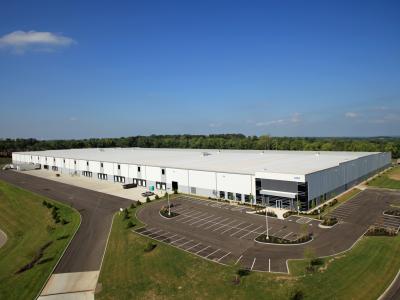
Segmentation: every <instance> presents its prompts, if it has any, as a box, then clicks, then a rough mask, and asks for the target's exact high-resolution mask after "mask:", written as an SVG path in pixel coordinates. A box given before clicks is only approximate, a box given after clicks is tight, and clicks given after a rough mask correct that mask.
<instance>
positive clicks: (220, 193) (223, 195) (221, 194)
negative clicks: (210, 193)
mask: <svg viewBox="0 0 400 300" xmlns="http://www.w3.org/2000/svg"><path fill="white" fill-rule="evenodd" d="M219 197H220V198H223V199H225V192H223V191H220V192H219Z"/></svg>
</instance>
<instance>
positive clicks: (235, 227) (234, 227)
mask: <svg viewBox="0 0 400 300" xmlns="http://www.w3.org/2000/svg"><path fill="white" fill-rule="evenodd" d="M244 223H246V222H241V223H239V224H236V225H235V226H230V228H228V229H225V230H224V231H222V232H221V233H220V234H224V233H225V232H227V231H229V230H232V229H238V228H237V227H238V226H240V225H242V224H244Z"/></svg>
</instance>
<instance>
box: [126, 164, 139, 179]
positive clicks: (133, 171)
mask: <svg viewBox="0 0 400 300" xmlns="http://www.w3.org/2000/svg"><path fill="white" fill-rule="evenodd" d="M128 169H129V177H130V178H137V165H128Z"/></svg>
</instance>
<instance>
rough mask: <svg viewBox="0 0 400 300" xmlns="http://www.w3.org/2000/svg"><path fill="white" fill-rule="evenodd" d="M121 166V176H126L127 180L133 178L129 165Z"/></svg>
mask: <svg viewBox="0 0 400 300" xmlns="http://www.w3.org/2000/svg"><path fill="white" fill-rule="evenodd" d="M120 166H121V176H124V177H126V178H128V177H129V178H133V177H132V176H129V175H130V174H129V165H127V164H120Z"/></svg>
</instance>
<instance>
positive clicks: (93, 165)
mask: <svg viewBox="0 0 400 300" xmlns="http://www.w3.org/2000/svg"><path fill="white" fill-rule="evenodd" d="M89 171H91V172H94V173H100V162H99V161H95V160H90V161H89Z"/></svg>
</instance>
